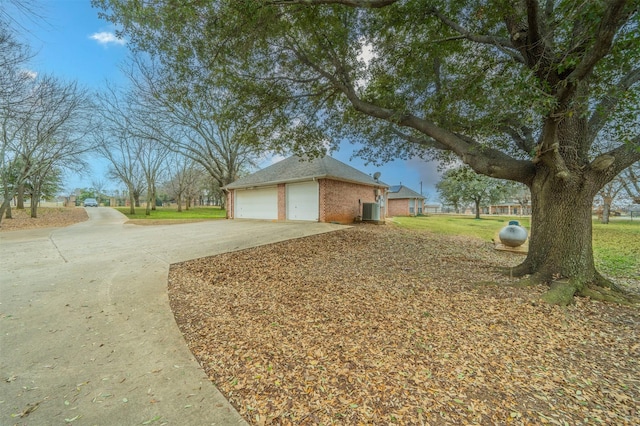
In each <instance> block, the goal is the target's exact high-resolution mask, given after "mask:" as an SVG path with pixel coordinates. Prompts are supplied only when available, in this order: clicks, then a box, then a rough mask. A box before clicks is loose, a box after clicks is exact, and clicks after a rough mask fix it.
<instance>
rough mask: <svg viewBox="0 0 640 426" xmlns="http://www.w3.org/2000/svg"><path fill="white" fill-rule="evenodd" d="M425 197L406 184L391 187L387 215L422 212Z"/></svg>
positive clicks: (408, 214)
mask: <svg viewBox="0 0 640 426" xmlns="http://www.w3.org/2000/svg"><path fill="white" fill-rule="evenodd" d="M424 200H425V198H424V197H423V196H422V195H420V194H418V193H417V192H415V191H413V190H411V189H409V188H407V187H406V186H404V185H395V186H392V187H390V188H389V192H388V195H387V216H415V215H418V214H422V206H423V205H424Z"/></svg>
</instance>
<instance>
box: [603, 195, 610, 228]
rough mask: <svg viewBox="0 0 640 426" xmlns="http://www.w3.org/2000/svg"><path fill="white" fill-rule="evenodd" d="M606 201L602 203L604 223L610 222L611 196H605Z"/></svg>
mask: <svg viewBox="0 0 640 426" xmlns="http://www.w3.org/2000/svg"><path fill="white" fill-rule="evenodd" d="M603 199H604V202H603V203H602V223H604V224H608V223H609V215H610V214H611V201H612V200H611V197H603Z"/></svg>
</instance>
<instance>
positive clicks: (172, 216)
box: [115, 207, 227, 220]
mask: <svg viewBox="0 0 640 426" xmlns="http://www.w3.org/2000/svg"><path fill="white" fill-rule="evenodd" d="M115 209H116V210H118V211H119V212H120V213H122V214H124V215H125V216H127V217H128V218H129V219H132V220H139V219H146V220H179V219H184V220H207V219H224V218H225V217H226V215H227V212H226V210H224V209H221V208H220V207H191V208H190V209H189V210H184V209H183V210H182V211H181V212H179V211H178V210H177V208H176V207H158V208H157V209H156V210H151V215H149V216H147V215H145V208H144V207H136V214H134V215H132V214H129V207H115Z"/></svg>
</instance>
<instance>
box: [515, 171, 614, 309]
mask: <svg viewBox="0 0 640 426" xmlns="http://www.w3.org/2000/svg"><path fill="white" fill-rule="evenodd" d="M573 177H574V176H570V177H569V178H568V179H560V178H557V177H554V176H553V175H552V174H551V173H547V172H546V171H542V172H541V173H538V174H537V175H536V177H535V178H534V181H533V185H532V187H531V206H532V212H531V232H530V237H529V253H528V255H527V258H526V260H525V261H524V262H523V263H522V264H521V265H519V266H518V267H516V268H515V269H514V270H513V273H514V275H517V276H522V275H526V274H531V277H530V280H531V281H532V282H544V283H549V284H551V285H552V287H551V291H550V293H549V297H548V298H547V300H548V301H549V302H552V303H557V304H568V303H571V302H572V300H573V295H574V294H580V293H582V292H583V290H584V289H585V286H586V285H587V284H597V285H602V284H603V282H604V281H605V280H604V279H603V278H602V277H601V276H600V274H598V272H597V271H596V268H595V264H594V260H593V248H592V223H591V207H592V203H593V199H594V196H595V193H596V191H597V189H596V190H594V188H592V187H590V185H588V184H587V183H585V182H584V181H582V180H581V179H572V178H573ZM593 186H595V185H593Z"/></svg>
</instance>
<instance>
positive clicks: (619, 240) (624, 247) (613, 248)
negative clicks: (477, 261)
mask: <svg viewBox="0 0 640 426" xmlns="http://www.w3.org/2000/svg"><path fill="white" fill-rule="evenodd" d="M509 220H517V221H519V222H520V224H521V225H522V226H524V227H525V228H527V229H529V228H530V220H529V218H528V217H516V216H484V217H483V218H482V219H479V220H478V219H475V218H474V217H473V216H463V215H433V216H420V217H395V218H394V221H395V222H396V223H397V224H398V225H399V226H401V227H403V228H407V229H417V230H427V231H431V232H436V233H440V234H447V235H469V236H474V237H478V238H481V239H483V240H486V241H489V240H491V239H493V238H495V235H496V233H497V232H499V231H500V229H502V227H503V226H505V225H506V224H507V223H508V221H509ZM593 255H594V258H595V262H596V265H597V267H598V269H599V270H600V271H601V272H603V273H604V274H605V275H607V276H610V277H615V278H634V279H636V280H637V279H638V278H639V276H638V275H639V274H640V220H633V221H632V220H612V221H611V222H610V223H609V224H607V225H604V224H602V223H600V222H599V221H597V220H594V221H593Z"/></svg>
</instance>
